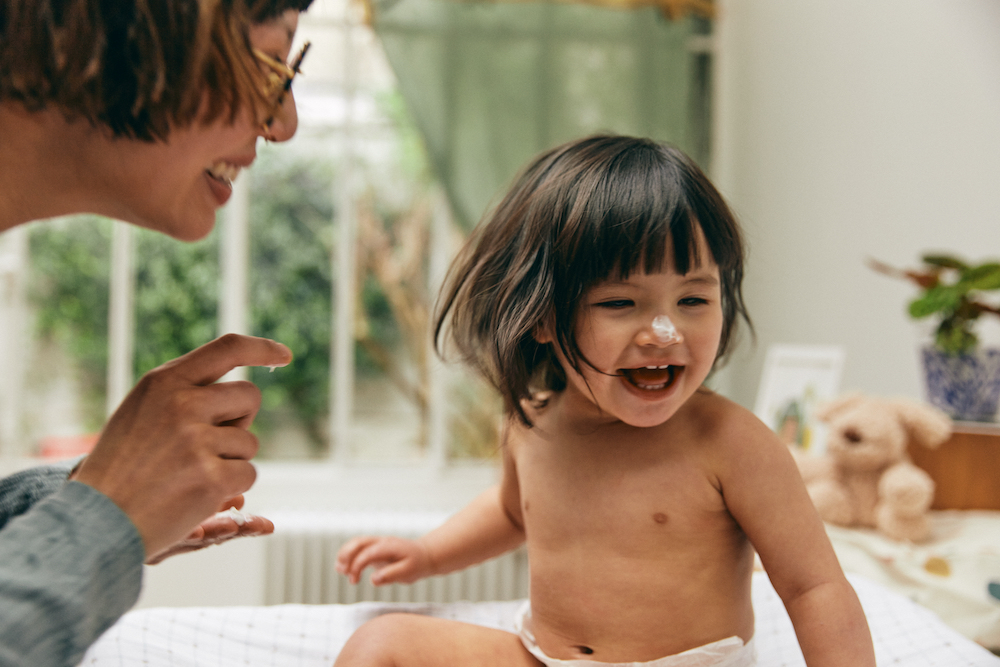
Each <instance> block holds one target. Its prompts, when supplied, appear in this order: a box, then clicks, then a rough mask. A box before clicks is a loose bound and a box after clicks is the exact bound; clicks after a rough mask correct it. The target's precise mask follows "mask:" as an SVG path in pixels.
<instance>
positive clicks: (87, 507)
mask: <svg viewBox="0 0 1000 667" xmlns="http://www.w3.org/2000/svg"><path fill="white" fill-rule="evenodd" d="M68 472H69V468H68V466H65V465H62V466H45V467H40V468H33V469H31V470H25V471H23V472H20V473H17V474H16V475H12V476H10V477H8V478H5V479H2V480H0V665H2V666H4V667H7V666H8V665H10V666H14V665H17V666H19V667H21V666H28V665H30V666H31V667H49V666H50V665H51V666H60V667H61V666H64V665H65V666H66V667H71V666H74V665H77V664H78V663H79V662H80V660H81V659H82V658H83V654H84V652H85V651H86V650H87V648H88V647H89V646H90V645H91V644H92V643H93V642H94V641H96V640H97V638H98V637H99V636H100V635H101V633H103V632H104V631H105V630H107V629H108V628H109V627H110V626H111V625H112V624H113V623H114V622H115V621H117V620H118V618H120V617H121V615H122V614H124V613H125V612H126V611H128V609H129V608H130V607H131V606H132V605H134V604H135V602H136V600H137V599H138V598H139V590H140V588H141V585H142V563H143V560H144V558H145V550H144V548H143V544H142V538H141V537H140V536H139V532H138V531H137V530H136V528H135V526H134V525H133V524H132V522H131V520H130V519H129V518H128V516H127V515H126V514H125V513H124V512H122V511H121V509H119V507H118V506H117V505H115V503H114V502H112V501H111V499H109V498H108V497H107V496H105V495H104V494H102V493H100V492H99V491H97V490H96V489H94V488H92V487H90V486H87V485H86V484H81V483H79V482H67V481H66V476H67V473H68Z"/></svg>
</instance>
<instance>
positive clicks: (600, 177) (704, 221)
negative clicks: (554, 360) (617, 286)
mask: <svg viewBox="0 0 1000 667" xmlns="http://www.w3.org/2000/svg"><path fill="white" fill-rule="evenodd" d="M637 142H638V145H633V146H627V147H623V150H621V151H620V152H619V153H618V154H617V155H616V156H615V157H614V159H612V160H611V161H610V163H608V164H604V165H601V166H600V167H601V168H600V173H599V174H594V175H595V176H596V178H593V179H588V178H587V175H586V174H584V175H582V178H581V179H580V181H579V182H578V186H579V187H580V190H581V191H580V192H579V195H580V196H579V197H578V199H577V200H576V202H575V205H574V206H573V207H572V209H571V210H570V211H568V214H567V216H566V223H565V225H564V226H563V228H562V230H561V234H560V237H561V238H559V239H557V240H556V242H555V244H554V250H555V256H556V257H555V260H556V266H557V267H559V274H561V275H557V279H556V285H557V289H559V288H560V287H561V288H562V289H559V291H560V292H562V294H560V295H559V296H560V297H561V298H563V299H564V300H565V301H564V302H565V303H574V302H576V300H577V298H578V297H579V296H580V295H581V294H582V293H583V292H585V291H586V290H587V289H588V288H590V287H591V286H592V285H594V284H595V283H597V282H600V281H602V280H606V279H608V278H614V279H627V278H628V277H629V276H630V275H631V274H633V273H635V272H644V273H659V272H661V271H664V270H667V269H672V270H674V271H677V272H678V273H680V274H682V275H684V274H687V273H688V272H689V271H691V270H692V269H698V268H700V267H701V265H702V262H703V261H704V259H705V258H703V257H701V248H702V247H707V248H708V250H709V252H710V253H711V255H712V256H711V257H710V258H709V259H710V260H714V261H715V263H716V264H717V265H719V266H720V268H722V267H724V266H726V265H729V264H730V263H731V262H732V259H731V257H732V255H733V253H734V251H735V253H736V254H737V255H739V254H741V252H742V251H741V250H740V249H739V248H733V247H727V246H728V245H729V244H726V243H718V242H713V240H714V239H716V238H717V236H718V229H715V228H716V227H718V226H719V225H717V224H713V221H714V219H715V216H714V215H712V214H711V212H710V211H708V210H699V209H703V208H705V207H704V206H699V202H698V200H699V199H700V197H699V195H701V194H702V193H693V192H692V189H693V187H694V188H696V189H700V188H697V187H696V186H694V183H693V182H694V181H696V179H693V178H691V174H690V173H689V171H688V170H687V169H685V168H683V167H684V165H683V164H682V163H679V162H678V160H677V157H676V156H668V155H665V153H667V152H669V151H670V150H671V149H670V148H669V147H664V146H660V145H657V144H655V143H652V142H646V141H642V140H637ZM678 155H682V154H680V153H679V151H678ZM588 181H590V182H591V183H592V184H593V185H592V187H590V188H589V191H586V190H587V188H586V183H587V182H588ZM692 195H694V196H692ZM726 236H729V235H728V234H727V235H726ZM700 239H701V240H702V242H704V243H705V246H701V245H700V242H699V240H700Z"/></svg>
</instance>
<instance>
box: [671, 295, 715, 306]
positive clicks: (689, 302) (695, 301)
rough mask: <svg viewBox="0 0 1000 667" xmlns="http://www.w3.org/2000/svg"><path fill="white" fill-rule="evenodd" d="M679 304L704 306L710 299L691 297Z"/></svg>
mask: <svg viewBox="0 0 1000 667" xmlns="http://www.w3.org/2000/svg"><path fill="white" fill-rule="evenodd" d="M678 303H679V304H680V305H682V306H703V305H705V304H707V303H708V299H703V298H701V297H698V296H691V297H688V298H686V299H681V300H680V301H679V302H678Z"/></svg>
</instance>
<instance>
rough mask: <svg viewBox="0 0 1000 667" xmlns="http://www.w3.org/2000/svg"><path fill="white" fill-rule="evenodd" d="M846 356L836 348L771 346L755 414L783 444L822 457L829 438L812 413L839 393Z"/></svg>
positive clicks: (758, 393)
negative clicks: (819, 405)
mask: <svg viewBox="0 0 1000 667" xmlns="http://www.w3.org/2000/svg"><path fill="white" fill-rule="evenodd" d="M844 356H845V352H844V348H843V347H840V346H837V345H771V346H770V347H768V349H767V356H766V358H765V360H764V372H763V373H762V374H761V379H760V388H759V389H758V390H757V403H756V406H755V407H754V414H756V415H757V417H758V418H759V419H760V420H761V421H763V422H764V423H765V424H767V425H768V426H770V427H771V428H772V429H773V430H774V432H775V433H777V434H778V436H779V437H780V438H781V440H782V441H783V442H785V443H787V444H790V445H795V446H796V447H798V448H800V449H802V450H804V451H807V452H809V453H815V454H821V453H822V452H823V450H824V449H825V443H826V437H825V432H824V429H823V425H822V424H820V423H818V422H817V421H816V419H815V418H814V416H813V413H814V412H815V410H816V406H817V405H818V404H820V403H822V402H823V401H827V400H830V399H832V398H835V397H836V396H837V394H838V392H839V391H840V374H841V371H842V370H843V367H844Z"/></svg>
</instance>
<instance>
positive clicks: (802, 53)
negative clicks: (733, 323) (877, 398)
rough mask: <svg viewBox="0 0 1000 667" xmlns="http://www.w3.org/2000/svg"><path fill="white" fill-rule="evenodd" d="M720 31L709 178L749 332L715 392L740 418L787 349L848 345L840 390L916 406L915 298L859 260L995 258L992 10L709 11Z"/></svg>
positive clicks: (923, 3) (997, 50) (990, 1)
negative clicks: (743, 258)
mask: <svg viewBox="0 0 1000 667" xmlns="http://www.w3.org/2000/svg"><path fill="white" fill-rule="evenodd" d="M717 34H718V40H719V41H718V50H719V58H718V72H717V86H718V87H717V91H716V100H717V115H716V122H717V135H716V136H717V146H716V150H717V153H716V156H715V160H714V164H713V166H714V170H713V171H714V177H715V180H716V182H717V184H718V185H719V187H720V189H721V190H722V191H723V193H724V194H725V195H726V197H727V198H728V199H729V201H730V203H731V204H732V205H733V207H734V209H735V210H736V212H737V215H739V216H740V218H741V220H742V222H743V224H744V226H745V229H746V232H747V237H748V239H749V243H750V264H749V270H748V274H747V279H746V283H745V288H746V298H747V303H748V307H749V309H750V313H751V316H752V317H753V318H754V322H755V324H756V327H757V332H758V342H757V345H756V347H754V348H751V346H750V345H749V344H746V343H744V344H742V345H741V346H740V348H739V351H738V353H737V354H736V356H735V359H734V363H733V364H732V367H731V370H730V371H729V374H728V377H727V381H728V387H729V393H730V394H731V395H732V396H733V397H734V398H735V399H736V400H738V401H740V402H741V403H743V404H744V405H747V406H749V407H752V405H753V400H754V396H755V394H756V389H757V382H758V378H759V375H760V371H761V366H762V363H763V354H764V351H765V350H766V347H767V345H768V344H770V343H773V342H791V343H836V344H842V345H845V346H846V348H847V361H846V364H845V368H844V380H843V384H842V386H843V388H844V389H861V390H864V391H867V392H871V393H878V394H904V395H911V396H915V397H918V396H921V395H922V384H921V379H920V371H919V365H918V364H919V362H918V358H917V348H918V346H919V345H920V344H921V343H922V342H923V341H924V340H925V339H926V333H927V332H926V331H925V330H924V329H922V328H920V327H919V326H918V325H916V324H915V323H913V322H912V321H911V320H909V319H908V317H907V316H906V314H905V311H904V308H905V304H906V302H907V301H908V299H909V298H910V297H911V296H912V295H914V290H913V289H912V288H911V287H910V286H909V285H908V284H906V283H904V282H902V281H896V280H893V279H890V278H887V277H884V276H881V275H879V274H876V273H874V272H872V271H871V270H870V269H868V268H867V267H866V266H865V263H864V262H865V258H866V257H876V258H879V259H882V260H884V261H887V262H889V263H892V264H895V265H901V266H915V265H916V264H917V261H918V257H919V255H920V254H921V253H922V252H924V251H926V250H939V249H940V250H950V251H954V252H956V253H959V254H962V255H965V256H967V257H968V258H969V259H970V260H980V259H986V258H989V257H994V258H995V257H1000V2H997V1H996V0H838V1H837V2H833V1H832V0H826V1H809V2H802V1H801V0H721V2H720V17H719V21H718V22H717ZM996 332H997V327H995V326H994V328H993V330H992V332H991V333H992V335H993V336H994V337H995V336H996Z"/></svg>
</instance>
